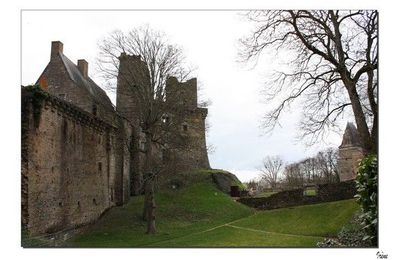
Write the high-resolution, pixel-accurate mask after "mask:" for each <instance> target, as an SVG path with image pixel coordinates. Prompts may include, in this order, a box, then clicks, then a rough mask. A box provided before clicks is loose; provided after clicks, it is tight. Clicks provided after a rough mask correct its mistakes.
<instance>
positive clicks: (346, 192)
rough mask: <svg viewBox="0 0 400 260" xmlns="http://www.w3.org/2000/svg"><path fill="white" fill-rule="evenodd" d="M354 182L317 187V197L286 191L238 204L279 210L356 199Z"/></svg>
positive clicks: (248, 198)
mask: <svg viewBox="0 0 400 260" xmlns="http://www.w3.org/2000/svg"><path fill="white" fill-rule="evenodd" d="M356 191H357V190H356V187H355V182H354V181H346V182H339V183H327V184H320V185H317V194H316V195H315V196H306V195H304V189H295V190H286V191H281V192H278V193H275V194H273V195H271V196H269V197H265V198H251V197H243V198H240V199H239V200H238V202H240V203H242V204H245V205H247V206H249V207H252V208H257V209H277V208H286V207H293V206H301V205H308V204H316V203H323V202H330V201H337V200H345V199H351V198H354V195H356Z"/></svg>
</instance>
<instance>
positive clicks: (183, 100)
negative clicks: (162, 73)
mask: <svg viewBox="0 0 400 260" xmlns="http://www.w3.org/2000/svg"><path fill="white" fill-rule="evenodd" d="M165 92H166V95H165V96H166V102H174V103H176V104H177V105H179V106H183V107H185V108H188V109H196V108H197V78H192V79H189V80H187V81H185V82H179V81H178V79H177V78H175V77H169V78H168V79H167V83H166V87H165Z"/></svg>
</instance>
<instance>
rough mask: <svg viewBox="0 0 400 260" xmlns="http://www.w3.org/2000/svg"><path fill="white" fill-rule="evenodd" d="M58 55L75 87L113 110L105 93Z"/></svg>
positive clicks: (67, 60) (75, 66)
mask: <svg viewBox="0 0 400 260" xmlns="http://www.w3.org/2000/svg"><path fill="white" fill-rule="evenodd" d="M59 55H60V57H61V60H62V61H63V63H64V65H65V68H66V70H67V71H68V74H69V77H70V78H71V80H72V81H74V83H75V84H76V85H78V86H80V87H83V88H85V89H86V90H87V91H88V92H89V93H90V95H91V96H92V97H93V99H94V100H95V101H96V102H98V103H99V104H101V105H103V106H104V107H105V108H107V109H109V110H114V106H113V104H112V103H111V100H110V98H109V97H108V96H107V94H106V92H105V91H104V90H103V89H102V88H100V87H99V86H98V85H97V84H96V83H95V82H94V81H93V80H92V79H91V78H90V77H87V78H84V76H83V75H82V73H81V72H80V71H79V68H78V66H77V65H75V64H74V63H73V62H72V61H71V60H70V59H68V58H67V57H66V56H65V55H64V54H62V53H59Z"/></svg>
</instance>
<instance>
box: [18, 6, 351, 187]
mask: <svg viewBox="0 0 400 260" xmlns="http://www.w3.org/2000/svg"><path fill="white" fill-rule="evenodd" d="M49 21H50V22H49ZM145 24H148V25H149V26H150V27H151V28H153V29H156V30H161V31H164V32H165V33H166V34H167V36H168V38H169V39H170V41H171V43H174V44H178V45H180V46H182V47H183V49H184V51H185V54H186V57H187V60H188V62H189V63H190V64H192V65H194V66H196V67H197V68H198V69H197V70H196V72H195V73H194V75H195V76H196V77H197V78H198V81H199V82H201V85H202V96H204V97H205V98H206V99H210V100H211V101H212V105H211V106H210V107H209V115H208V121H209V123H210V125H211V128H210V131H209V133H208V137H207V142H208V143H211V144H212V145H213V146H214V147H215V152H214V153H212V154H210V155H209V158H210V163H211V166H212V167H213V168H219V169H226V170H229V171H231V172H233V173H235V174H236V175H237V176H238V177H239V178H240V179H241V180H242V181H247V180H250V179H252V178H254V177H256V176H257V175H258V172H257V169H256V168H257V167H258V166H259V165H260V164H261V160H262V158H264V157H265V156H267V155H281V156H282V157H283V158H284V159H285V160H286V161H291V162H292V161H296V160H300V159H303V158H305V157H307V156H312V155H314V154H315V153H316V152H317V151H318V150H320V149H323V148H326V147H328V146H334V147H337V146H338V145H339V144H340V141H341V136H340V135H338V134H335V133H332V134H331V135H330V136H329V138H328V139H327V142H326V143H320V144H318V145H315V146H312V147H307V146H305V144H304V143H299V142H297V143H296V135H297V127H296V126H297V124H298V122H299V117H300V113H299V112H300V111H299V110H298V109H297V106H292V110H291V111H290V113H287V114H285V115H284V117H283V118H282V121H281V123H282V127H281V128H276V129H275V131H274V132H273V134H272V135H263V131H262V129H261V128H260V127H259V126H260V120H261V117H262V115H263V113H264V112H265V111H266V109H267V107H268V106H267V105H266V104H264V103H263V102H262V95H261V94H260V91H261V89H262V86H263V83H264V82H265V80H266V76H267V75H268V73H270V72H271V71H273V70H277V69H279V66H280V65H279V63H278V62H277V61H275V60H274V58H273V57H272V56H271V57H263V58H262V59H261V60H260V62H259V64H258V66H257V67H256V68H254V69H249V68H248V67H245V66H244V65H243V64H240V63H238V62H237V52H238V39H239V38H240V37H242V36H244V35H246V34H247V33H248V32H249V30H251V25H250V24H249V23H248V22H247V21H246V20H245V19H244V18H243V17H241V16H240V15H238V13H237V12H234V11H129V12H128V11H24V12H23V13H22V85H27V84H32V83H35V82H36V80H37V78H38V77H39V75H40V73H41V72H42V71H43V69H44V68H45V66H46V65H47V63H48V61H49V57H50V42H51V41H54V40H60V41H62V42H63V43H64V54H65V55H66V56H67V57H69V58H70V59H71V60H72V61H74V62H76V60H78V59H82V58H83V59H86V60H87V61H88V62H89V75H90V76H91V77H92V78H93V79H94V80H95V81H96V82H97V83H98V84H99V85H100V86H102V85H103V86H104V84H102V80H101V78H100V77H99V74H98V73H97V71H96V66H95V59H96V55H97V53H98V48H97V43H98V42H99V40H101V39H102V38H103V37H104V36H106V35H107V33H109V32H111V31H113V30H115V29H120V30H122V31H128V30H129V29H130V28H133V27H136V26H140V25H145ZM109 96H110V98H111V100H112V101H113V102H114V101H115V95H114V94H113V93H109ZM345 123H346V120H343V126H345Z"/></svg>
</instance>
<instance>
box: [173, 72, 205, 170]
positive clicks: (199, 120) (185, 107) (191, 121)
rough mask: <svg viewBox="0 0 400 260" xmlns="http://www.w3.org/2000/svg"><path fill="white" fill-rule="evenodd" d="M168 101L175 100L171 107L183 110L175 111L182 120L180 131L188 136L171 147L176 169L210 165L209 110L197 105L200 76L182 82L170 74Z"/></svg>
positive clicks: (198, 167)
mask: <svg viewBox="0 0 400 260" xmlns="http://www.w3.org/2000/svg"><path fill="white" fill-rule="evenodd" d="M166 102H167V103H172V104H170V105H168V107H170V108H173V109H175V110H176V111H180V112H177V113H176V114H175V115H174V116H175V120H176V121H178V122H179V124H180V125H179V126H176V128H177V129H176V131H180V132H181V133H182V134H183V135H184V136H185V137H186V141H185V144H184V145H181V146H179V147H173V146H172V147H171V148H172V149H171V151H173V154H172V155H171V156H172V157H173V159H174V161H175V162H176V164H175V171H184V170H193V169H207V168H210V163H209V161H208V154H207V148H206V134H205V119H206V117H207V113H208V110H207V108H200V107H198V106H197V79H196V78H192V79H190V80H188V81H186V82H179V81H178V80H177V79H176V78H175V77H170V78H168V80H167V85H166ZM176 117H180V118H176Z"/></svg>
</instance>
